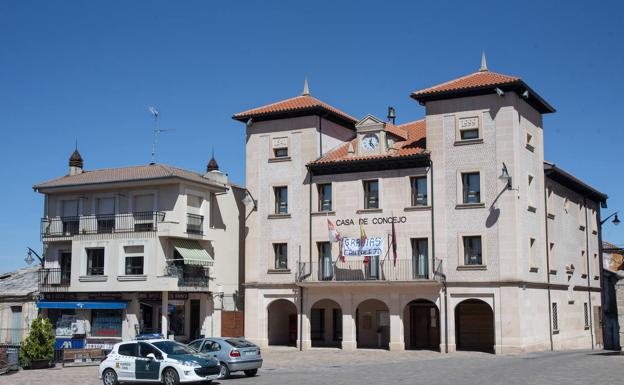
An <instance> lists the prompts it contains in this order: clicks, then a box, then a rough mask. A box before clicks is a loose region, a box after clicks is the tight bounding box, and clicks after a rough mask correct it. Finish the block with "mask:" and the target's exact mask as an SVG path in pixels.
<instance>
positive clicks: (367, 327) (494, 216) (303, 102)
mask: <svg viewBox="0 0 624 385" xmlns="http://www.w3.org/2000/svg"><path fill="white" fill-rule="evenodd" d="M411 97H412V98H413V99H415V100H416V101H417V102H419V104H420V105H422V106H424V108H425V117H424V119H421V120H417V121H413V122H406V123H402V124H396V123H395V122H394V120H395V112H394V109H389V114H388V120H387V121H384V120H381V119H379V118H377V117H375V116H372V115H368V116H366V117H364V118H362V119H356V118H354V117H352V116H350V115H349V114H347V113H344V112H342V111H340V110H338V109H337V108H335V107H332V106H330V105H329V104H326V103H324V102H322V101H320V100H318V99H316V98H314V97H313V96H311V95H310V92H309V89H308V87H307V84H306V86H305V87H304V92H303V94H302V95H300V96H297V97H294V98H291V99H287V100H283V101H280V102H277V103H273V104H269V105H266V106H262V107H259V108H254V109H251V110H248V111H244V112H241V113H238V114H235V115H234V116H233V118H234V119H236V120H238V121H241V122H244V123H246V132H247V148H246V165H247V175H246V180H247V182H246V185H247V186H246V187H247V188H248V189H249V191H250V192H251V194H253V196H254V197H255V198H257V201H256V202H255V204H254V207H255V208H256V209H255V210H254V211H253V212H252V213H251V214H250V215H249V217H248V218H247V221H246V226H247V228H248V232H247V236H246V240H245V242H246V246H245V249H246V256H245V258H246V260H245V309H246V312H245V332H246V337H247V338H249V339H250V340H252V341H254V342H256V343H258V344H259V345H260V346H268V345H292V346H295V345H296V346H299V347H300V348H302V349H304V348H309V347H312V346H318V347H324V346H334V347H341V348H342V349H345V350H352V349H357V348H367V347H381V348H389V349H391V350H403V349H435V350H440V351H443V352H444V351H454V350H457V349H464V350H483V351H490V352H496V353H502V352H504V353H508V352H519V351H533V350H546V349H550V348H552V349H564V348H590V347H593V346H596V345H599V344H600V341H599V340H598V339H597V335H598V334H599V327H600V326H599V314H600V307H601V294H600V259H599V258H598V252H599V247H598V245H599V240H600V226H599V224H600V205H603V206H604V205H606V199H607V196H606V195H604V194H602V193H600V192H599V191H597V190H595V189H593V188H592V187H590V186H588V185H587V184H585V183H583V182H581V181H579V180H578V179H576V178H575V177H573V176H572V175H570V174H568V173H567V172H565V171H564V170H562V169H561V168H559V167H557V166H556V165H554V164H552V163H548V162H545V161H544V141H543V125H542V114H546V113H552V112H554V111H555V110H554V109H553V108H552V107H551V106H550V105H549V104H548V103H547V102H546V101H545V100H544V99H542V98H541V97H540V96H539V95H538V94H537V93H536V92H535V91H534V90H533V89H531V88H530V87H529V86H528V85H527V84H526V83H525V82H524V81H523V80H521V79H520V78H517V77H514V76H508V75H503V74H499V73H495V72H492V71H489V70H488V69H487V67H486V65H485V60H483V64H482V68H481V69H480V70H479V71H477V72H475V73H472V74H469V75H467V76H463V77H461V78H458V79H455V80H452V81H449V82H446V83H442V84H439V85H437V86H434V87H431V88H428V89H425V90H421V91H417V92H414V93H412V94H411ZM328 220H329V222H331V224H330V225H333V226H335V229H336V230H337V231H338V233H339V236H340V237H341V239H342V240H341V241H339V242H330V239H329V236H328V231H329V230H328V226H330V225H328ZM393 225H394V230H393ZM393 238H394V239H395V240H396V241H395V242H393V241H392V240H393ZM364 240H366V241H365V243H363V241H364ZM393 249H396V260H395V256H394V255H395V252H394V251H393Z"/></svg>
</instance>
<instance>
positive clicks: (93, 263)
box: [87, 247, 104, 275]
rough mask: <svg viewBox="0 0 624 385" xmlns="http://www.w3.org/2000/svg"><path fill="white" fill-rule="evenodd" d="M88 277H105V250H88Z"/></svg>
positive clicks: (101, 248)
mask: <svg viewBox="0 0 624 385" xmlns="http://www.w3.org/2000/svg"><path fill="white" fill-rule="evenodd" d="M87 275H104V248H103V247H98V248H93V249H87Z"/></svg>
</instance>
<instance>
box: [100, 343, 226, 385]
mask: <svg viewBox="0 0 624 385" xmlns="http://www.w3.org/2000/svg"><path fill="white" fill-rule="evenodd" d="M220 373H221V365H220V364H219V361H217V360H215V359H214V358H212V357H210V356H208V355H205V354H202V353H198V352H197V351H196V350H194V349H192V348H189V347H188V346H186V345H183V344H181V343H179V342H176V341H171V340H164V339H152V340H143V341H129V342H121V343H118V344H116V345H115V346H114V347H113V350H111V352H110V353H109V354H108V356H107V357H106V359H105V360H104V361H102V363H101V364H100V378H101V379H102V382H104V385H117V384H118V383H120V382H162V383H164V384H165V385H177V384H179V383H183V382H204V383H206V384H209V383H210V382H212V380H215V379H217V378H218V377H219V374H220Z"/></svg>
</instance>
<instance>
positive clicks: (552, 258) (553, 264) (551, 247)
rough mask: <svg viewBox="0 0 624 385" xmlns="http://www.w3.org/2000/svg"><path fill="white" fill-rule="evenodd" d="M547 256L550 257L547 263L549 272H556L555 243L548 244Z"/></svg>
mask: <svg viewBox="0 0 624 385" xmlns="http://www.w3.org/2000/svg"><path fill="white" fill-rule="evenodd" d="M548 258H549V259H550V263H549V264H550V272H551V273H556V272H557V256H556V255H555V244H554V243H552V242H551V243H550V245H549V250H548Z"/></svg>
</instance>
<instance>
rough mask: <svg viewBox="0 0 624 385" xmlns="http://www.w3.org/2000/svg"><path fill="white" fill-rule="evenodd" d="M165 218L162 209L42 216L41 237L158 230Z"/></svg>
mask: <svg viewBox="0 0 624 385" xmlns="http://www.w3.org/2000/svg"><path fill="white" fill-rule="evenodd" d="M164 219H165V213H164V212H162V211H140V212H134V213H126V214H106V215H81V216H74V217H51V218H42V219H41V238H42V239H43V238H55V237H73V236H74V235H78V234H112V233H128V232H144V231H156V230H158V223H160V222H162V221H163V220H164Z"/></svg>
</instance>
